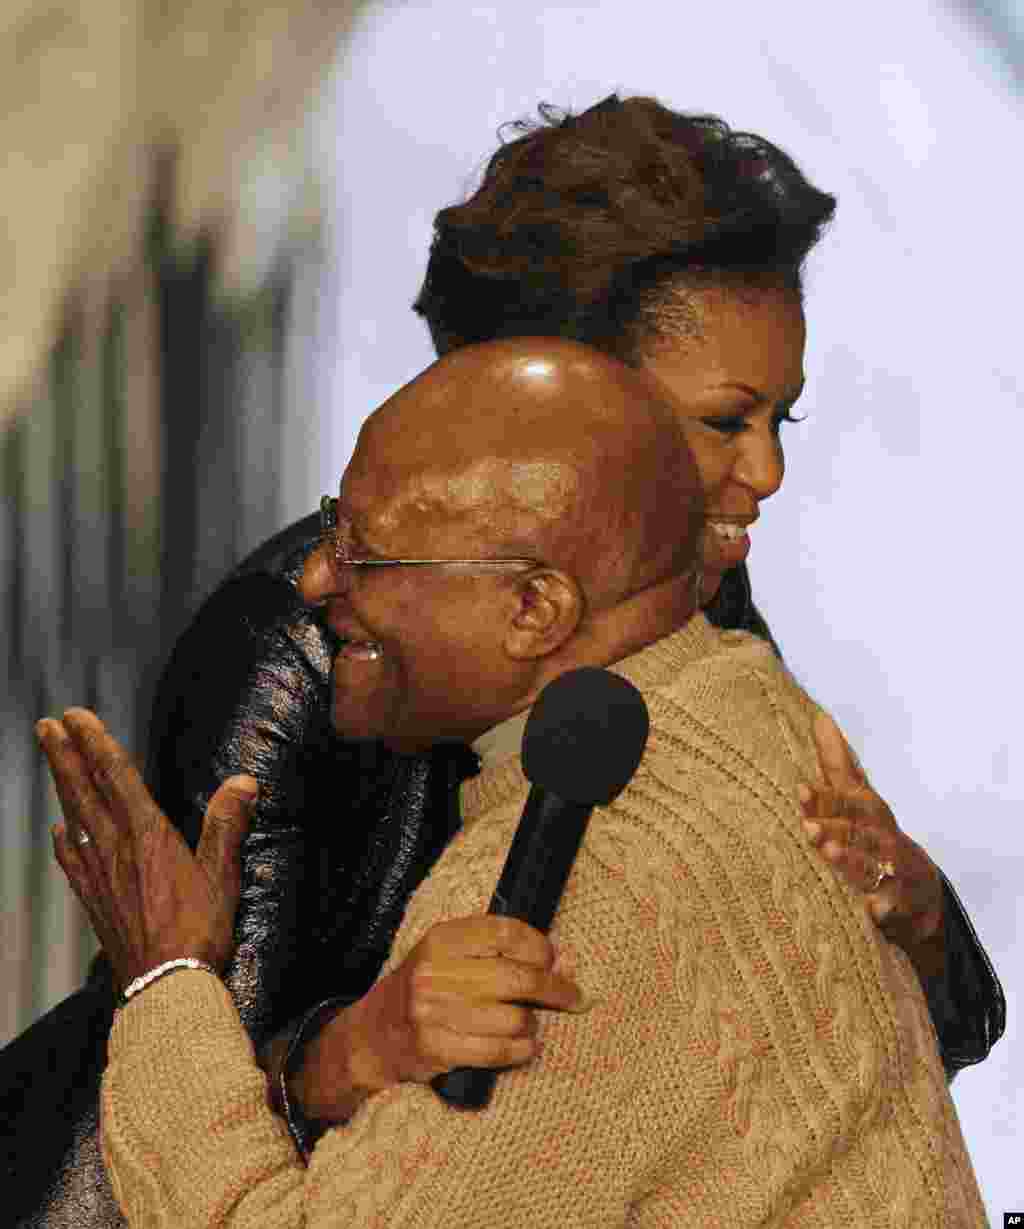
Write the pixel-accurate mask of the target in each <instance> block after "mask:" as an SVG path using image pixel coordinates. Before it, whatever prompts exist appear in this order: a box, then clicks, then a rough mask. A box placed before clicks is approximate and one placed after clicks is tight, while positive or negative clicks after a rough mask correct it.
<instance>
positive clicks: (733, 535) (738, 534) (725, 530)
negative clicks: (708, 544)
mask: <svg viewBox="0 0 1024 1229" xmlns="http://www.w3.org/2000/svg"><path fill="white" fill-rule="evenodd" d="M708 526H709V527H710V528H711V529H713V530H714V531H715V533H717V534H720V535H721V537H723V538H728V540H729V541H730V542H738V541H739V540H740V538H742V537H743V535H744V534H745V533H746V532H747V531H746V529H744V527H743V526H742V525H723V524H722V523H721V522H719V521H708Z"/></svg>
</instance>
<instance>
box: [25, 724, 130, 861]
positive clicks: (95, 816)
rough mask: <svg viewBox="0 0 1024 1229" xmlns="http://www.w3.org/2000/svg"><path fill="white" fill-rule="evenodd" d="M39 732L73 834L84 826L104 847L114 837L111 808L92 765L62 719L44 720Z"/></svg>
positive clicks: (38, 726)
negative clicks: (97, 781)
mask: <svg viewBox="0 0 1024 1229" xmlns="http://www.w3.org/2000/svg"><path fill="white" fill-rule="evenodd" d="M36 732H37V736H38V738H39V741H40V743H41V744H42V748H43V751H44V752H45V754H46V758H47V761H48V762H49V765H50V774H51V776H52V777H53V785H54V789H55V790H56V792H57V799H58V801H59V802H60V806H61V810H62V811H63V812H64V819H65V821H66V823H67V825H68V829H69V831H70V832H71V834H72V835H74V836H77V834H78V832H79V830H80V829H82V828H85V829H86V831H87V832H88V833H89V835H90V836H91V837H92V839H93V840H94V841H95V842H96V843H97V844H98V845H99V846H100V847H102V848H103V849H109V847H110V845H111V844H112V842H113V840H114V839H115V832H114V828H113V825H112V824H111V821H110V815H109V808H108V806H107V804H106V802H105V800H104V799H103V797H102V795H101V794H100V792H99V790H98V788H97V786H96V783H95V781H94V780H93V778H92V774H91V772H90V770H89V765H88V763H87V761H86V760H85V759H84V757H83V756H82V754H81V753H80V751H79V749H78V747H77V745H76V743H75V742H74V741H73V740H72V739H71V738H70V737H69V735H68V731H67V730H66V729H65V728H64V726H63V725H62V723H61V722H59V721H53V720H52V719H51V720H48V721H41V722H39V723H38V724H37V725H36Z"/></svg>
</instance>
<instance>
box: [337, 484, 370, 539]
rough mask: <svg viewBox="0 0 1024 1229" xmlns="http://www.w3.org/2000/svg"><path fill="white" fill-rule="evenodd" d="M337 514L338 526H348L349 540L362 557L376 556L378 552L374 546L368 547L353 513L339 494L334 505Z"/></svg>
mask: <svg viewBox="0 0 1024 1229" xmlns="http://www.w3.org/2000/svg"><path fill="white" fill-rule="evenodd" d="M334 507H335V511H336V514H337V523H338V525H339V526H340V525H342V524H345V525H347V526H348V538H349V542H350V543H351V545H352V546H354V547H355V548H356V549H357V551H358V553H359V554H360V555H375V554H376V553H377V552H376V551H375V550H374V549H373V547H372V546H367V544H366V539H365V538H364V537H363V535H362V534H361V533H360V532H359V530H358V529H357V528H356V524H355V521H354V520H353V519H352V514H351V512H349V511H348V509H347V508H346V507H345V504H344V502H343V500H342V498H341V494H340V492H339V495H338V498H337V500H336V501H335V504H334Z"/></svg>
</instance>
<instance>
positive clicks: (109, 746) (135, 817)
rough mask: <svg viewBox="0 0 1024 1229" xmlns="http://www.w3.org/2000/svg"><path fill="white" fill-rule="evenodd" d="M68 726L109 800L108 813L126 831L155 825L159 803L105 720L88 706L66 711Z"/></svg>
mask: <svg viewBox="0 0 1024 1229" xmlns="http://www.w3.org/2000/svg"><path fill="white" fill-rule="evenodd" d="M62 724H63V726H64V729H65V730H66V731H67V733H68V734H69V735H70V736H71V738H72V739H73V741H74V743H75V746H76V748H77V750H78V752H79V755H80V757H81V760H82V761H83V762H84V764H85V767H86V768H87V770H88V775H89V776H90V777H91V780H92V784H93V787H94V788H95V790H96V791H97V793H98V794H99V796H100V797H101V798H102V799H103V800H104V801H105V802H106V803H107V808H106V809H107V812H108V814H109V816H110V818H111V820H112V821H113V823H114V825H115V826H116V827H117V828H118V829H119V830H120V831H121V832H123V833H125V834H127V833H129V832H142V831H145V830H146V829H147V828H148V827H150V826H151V825H152V822H153V819H154V810H155V804H154V802H153V799H152V796H151V794H150V792H149V790H148V789H147V788H146V785H145V782H144V781H143V780H142V777H141V775H140V774H139V770H138V769H137V768H136V767H135V765H134V763H133V762H132V760H131V757H130V756H129V755H128V754H127V752H125V750H124V749H123V748H122V747H121V745H120V744H119V743H118V742H117V740H116V739H115V738H113V737H112V736H111V735H110V734H109V733H107V729H106V727H105V726H104V724H103V722H102V721H100V719H99V718H98V717H97V716H96V714H95V713H92V712H90V711H89V710H88V709H85V708H69V709H67V710H66V711H65V713H64V717H63V722H62Z"/></svg>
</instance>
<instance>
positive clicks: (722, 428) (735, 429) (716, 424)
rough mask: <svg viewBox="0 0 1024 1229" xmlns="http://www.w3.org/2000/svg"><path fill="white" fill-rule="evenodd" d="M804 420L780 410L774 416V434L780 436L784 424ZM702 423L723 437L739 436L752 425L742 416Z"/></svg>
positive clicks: (737, 415) (702, 420)
mask: <svg viewBox="0 0 1024 1229" xmlns="http://www.w3.org/2000/svg"><path fill="white" fill-rule="evenodd" d="M803 421H804V420H803V419H802V418H794V417H793V415H792V414H790V412H789V410H779V411H778V412H777V413H775V414H773V415H772V434H773V435H778V434H779V432H780V431H781V430H782V424H783V423H784V422H803ZM701 422H702V423H703V424H704V425H705V426H706V427H711V429H712V430H713V431H718V432H720V433H721V434H722V435H739V434H740V432H741V431H747V430H749V429H750V423H749V422H748V421H747V419H746V418H745V417H744V416H743V415H742V414H732V415H729V416H727V417H723V418H702V419H701Z"/></svg>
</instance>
